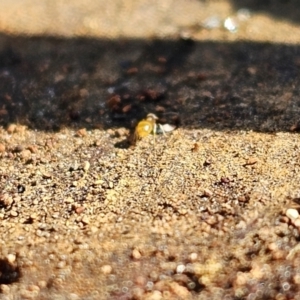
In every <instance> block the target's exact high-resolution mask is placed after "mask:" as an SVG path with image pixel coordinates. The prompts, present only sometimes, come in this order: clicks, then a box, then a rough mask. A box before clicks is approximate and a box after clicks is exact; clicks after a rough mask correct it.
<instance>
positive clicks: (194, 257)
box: [189, 252, 198, 261]
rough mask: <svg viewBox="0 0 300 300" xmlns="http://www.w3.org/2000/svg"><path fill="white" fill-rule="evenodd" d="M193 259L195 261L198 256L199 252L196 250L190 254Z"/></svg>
mask: <svg viewBox="0 0 300 300" xmlns="http://www.w3.org/2000/svg"><path fill="white" fill-rule="evenodd" d="M189 258H190V260H191V261H195V260H196V259H197V258H198V254H197V253H196V252H193V253H191V254H190V256H189Z"/></svg>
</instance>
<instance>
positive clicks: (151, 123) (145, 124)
mask: <svg viewBox="0 0 300 300" xmlns="http://www.w3.org/2000/svg"><path fill="white" fill-rule="evenodd" d="M157 120H158V117H157V116H156V115H155V114H152V113H150V114H148V115H147V117H146V119H143V120H142V121H140V122H139V123H138V124H137V126H136V128H135V131H134V134H133V137H132V143H133V144H135V143H136V141H137V140H140V139H142V138H144V137H146V136H148V135H149V134H151V133H153V134H154V136H155V135H156V133H157V128H158V127H159V128H160V130H161V131H162V133H163V134H164V135H165V131H164V129H163V127H162V125H161V124H159V123H157Z"/></svg>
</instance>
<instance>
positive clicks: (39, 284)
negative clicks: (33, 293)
mask: <svg viewBox="0 0 300 300" xmlns="http://www.w3.org/2000/svg"><path fill="white" fill-rule="evenodd" d="M37 284H38V286H39V288H41V289H43V288H45V287H46V286H47V281H45V280H40V281H39V282H38V283H37Z"/></svg>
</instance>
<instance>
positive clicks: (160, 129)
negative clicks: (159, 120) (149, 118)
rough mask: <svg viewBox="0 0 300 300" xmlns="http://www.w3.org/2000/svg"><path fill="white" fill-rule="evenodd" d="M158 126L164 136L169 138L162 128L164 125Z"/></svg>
mask: <svg viewBox="0 0 300 300" xmlns="http://www.w3.org/2000/svg"><path fill="white" fill-rule="evenodd" d="M158 126H159V128H160V130H161V131H162V133H163V134H164V136H167V135H166V132H165V131H164V128H163V127H162V125H161V124H158Z"/></svg>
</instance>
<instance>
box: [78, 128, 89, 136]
mask: <svg viewBox="0 0 300 300" xmlns="http://www.w3.org/2000/svg"><path fill="white" fill-rule="evenodd" d="M86 134H87V131H86V129H85V128H81V129H79V130H77V132H76V135H77V136H79V137H84V136H86Z"/></svg>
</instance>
